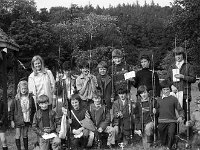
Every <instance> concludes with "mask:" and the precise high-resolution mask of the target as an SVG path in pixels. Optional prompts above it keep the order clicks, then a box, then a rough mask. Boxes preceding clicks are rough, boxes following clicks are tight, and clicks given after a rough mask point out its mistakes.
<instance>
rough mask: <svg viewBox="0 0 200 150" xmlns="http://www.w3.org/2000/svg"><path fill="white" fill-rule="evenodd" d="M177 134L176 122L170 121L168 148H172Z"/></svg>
mask: <svg viewBox="0 0 200 150" xmlns="http://www.w3.org/2000/svg"><path fill="white" fill-rule="evenodd" d="M175 134H176V123H170V124H169V128H168V144H167V146H168V148H170V149H171V148H172V145H173V144H174V140H175Z"/></svg>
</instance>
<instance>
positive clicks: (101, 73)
mask: <svg viewBox="0 0 200 150" xmlns="http://www.w3.org/2000/svg"><path fill="white" fill-rule="evenodd" d="M106 71H107V69H106V68H103V67H102V68H99V74H100V75H102V76H103V75H105V74H106Z"/></svg>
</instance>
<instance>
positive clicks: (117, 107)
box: [113, 85, 134, 145]
mask: <svg viewBox="0 0 200 150" xmlns="http://www.w3.org/2000/svg"><path fill="white" fill-rule="evenodd" d="M118 96H119V99H117V100H115V101H114V103H113V116H114V118H113V126H114V128H115V129H117V134H118V135H119V136H118V137H119V139H118V141H121V140H123V143H124V145H127V144H128V142H129V140H131V135H132V134H133V132H132V131H133V129H134V128H133V104H132V102H131V101H130V100H129V99H128V98H127V90H126V89H124V88H123V85H122V86H121V88H119V89H118Z"/></svg>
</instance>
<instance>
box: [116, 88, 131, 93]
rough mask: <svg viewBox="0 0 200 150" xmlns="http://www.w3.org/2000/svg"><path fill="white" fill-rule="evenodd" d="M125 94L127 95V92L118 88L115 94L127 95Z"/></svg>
mask: <svg viewBox="0 0 200 150" xmlns="http://www.w3.org/2000/svg"><path fill="white" fill-rule="evenodd" d="M127 93H128V91H127V89H126V88H119V89H118V90H117V94H127Z"/></svg>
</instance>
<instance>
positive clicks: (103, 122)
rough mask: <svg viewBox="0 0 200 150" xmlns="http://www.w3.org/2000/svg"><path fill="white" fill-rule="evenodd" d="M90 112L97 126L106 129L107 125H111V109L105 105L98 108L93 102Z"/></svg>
mask: <svg viewBox="0 0 200 150" xmlns="http://www.w3.org/2000/svg"><path fill="white" fill-rule="evenodd" d="M89 112H90V115H91V119H92V121H93V122H94V124H95V126H96V127H97V128H100V127H101V128H102V129H103V130H105V129H106V127H107V126H109V125H110V120H111V117H110V110H108V109H106V107H105V105H102V106H101V107H100V108H98V109H97V108H96V106H95V105H94V104H91V105H90V110H89Z"/></svg>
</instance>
